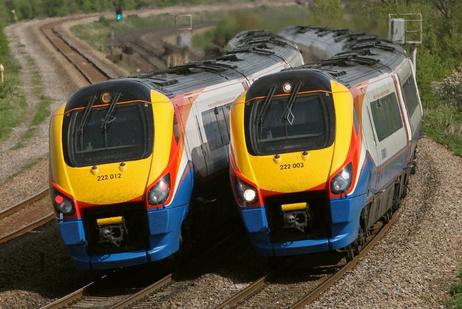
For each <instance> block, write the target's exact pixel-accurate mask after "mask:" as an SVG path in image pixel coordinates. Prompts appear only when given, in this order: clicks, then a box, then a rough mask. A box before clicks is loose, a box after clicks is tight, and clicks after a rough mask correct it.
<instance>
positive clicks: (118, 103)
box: [64, 100, 151, 114]
mask: <svg viewBox="0 0 462 309" xmlns="http://www.w3.org/2000/svg"><path fill="white" fill-rule="evenodd" d="M135 102H139V103H144V104H151V102H149V101H144V100H130V101H123V102H117V103H116V105H124V104H129V103H135ZM109 105H110V104H98V105H93V106H92V109H93V108H98V107H104V106H109ZM81 109H85V107H76V108H73V109H70V110H68V111H66V112H64V114H67V113H70V112H73V111H77V110H81Z"/></svg>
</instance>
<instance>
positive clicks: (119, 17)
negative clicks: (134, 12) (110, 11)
mask: <svg viewBox="0 0 462 309" xmlns="http://www.w3.org/2000/svg"><path fill="white" fill-rule="evenodd" d="M115 19H116V21H122V19H124V14H123V11H122V8H121V7H117V8H116V10H115Z"/></svg>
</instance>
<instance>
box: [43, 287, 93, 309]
mask: <svg viewBox="0 0 462 309" xmlns="http://www.w3.org/2000/svg"><path fill="white" fill-rule="evenodd" d="M93 285H95V281H92V282H90V283H89V284H87V285H85V286H83V287H81V288H80V289H78V290H75V291H74V292H72V293H70V294H67V295H66V296H64V297H62V298H60V299H57V300H55V301H54V302H52V303H50V304H48V305H46V306H43V307H42V309H50V308H63V307H66V306H69V305H71V304H72V303H74V302H76V301H78V300H79V299H81V298H82V297H83V296H84V295H85V292H86V291H87V290H88V289H89V288H90V287H92V286H93Z"/></svg>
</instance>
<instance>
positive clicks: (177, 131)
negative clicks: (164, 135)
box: [173, 115, 180, 144]
mask: <svg viewBox="0 0 462 309" xmlns="http://www.w3.org/2000/svg"><path fill="white" fill-rule="evenodd" d="M173 135H174V136H175V142H176V143H177V144H178V142H179V141H180V127H179V126H178V121H177V119H176V115H174V116H173Z"/></svg>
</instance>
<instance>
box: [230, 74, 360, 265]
mask: <svg viewBox="0 0 462 309" xmlns="http://www.w3.org/2000/svg"><path fill="white" fill-rule="evenodd" d="M354 118H355V116H354V107H353V96H352V94H351V92H350V91H349V90H348V88H347V87H345V86H344V85H342V84H340V83H339V82H336V81H335V80H332V79H331V78H329V76H328V75H326V74H324V73H322V72H320V71H317V70H311V71H307V70H303V69H302V70H290V71H286V72H281V73H278V74H273V75H269V76H266V77H263V78H261V79H259V80H258V81H256V82H255V83H254V84H253V85H252V86H251V87H250V89H249V91H248V92H247V94H246V95H243V96H242V97H241V98H240V99H239V100H238V101H237V102H236V104H235V105H234V106H233V108H232V110H231V143H230V145H231V149H230V174H231V182H232V185H233V189H234V194H235V198H236V201H237V203H238V205H239V209H240V212H241V216H242V218H243V221H244V225H245V227H246V229H247V231H248V233H249V235H250V239H251V241H252V243H253V245H254V247H255V248H256V250H257V251H258V253H260V254H262V255H266V256H283V255H297V254H307V253H314V252H322V251H330V250H335V249H339V248H344V247H346V246H348V245H349V244H350V243H352V242H353V241H354V240H355V239H356V237H357V235H358V229H359V217H360V213H361V210H362V208H363V206H364V199H365V195H364V192H363V191H364V184H363V185H361V186H359V185H358V186H355V185H354V183H355V181H354V180H355V179H356V173H357V166H358V160H359V153H360V151H359V150H358V149H360V138H359V136H360V133H359V131H358V128H357V123H356V128H355V124H354V123H355V119H354ZM352 180H353V181H352ZM354 187H356V188H354Z"/></svg>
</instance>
